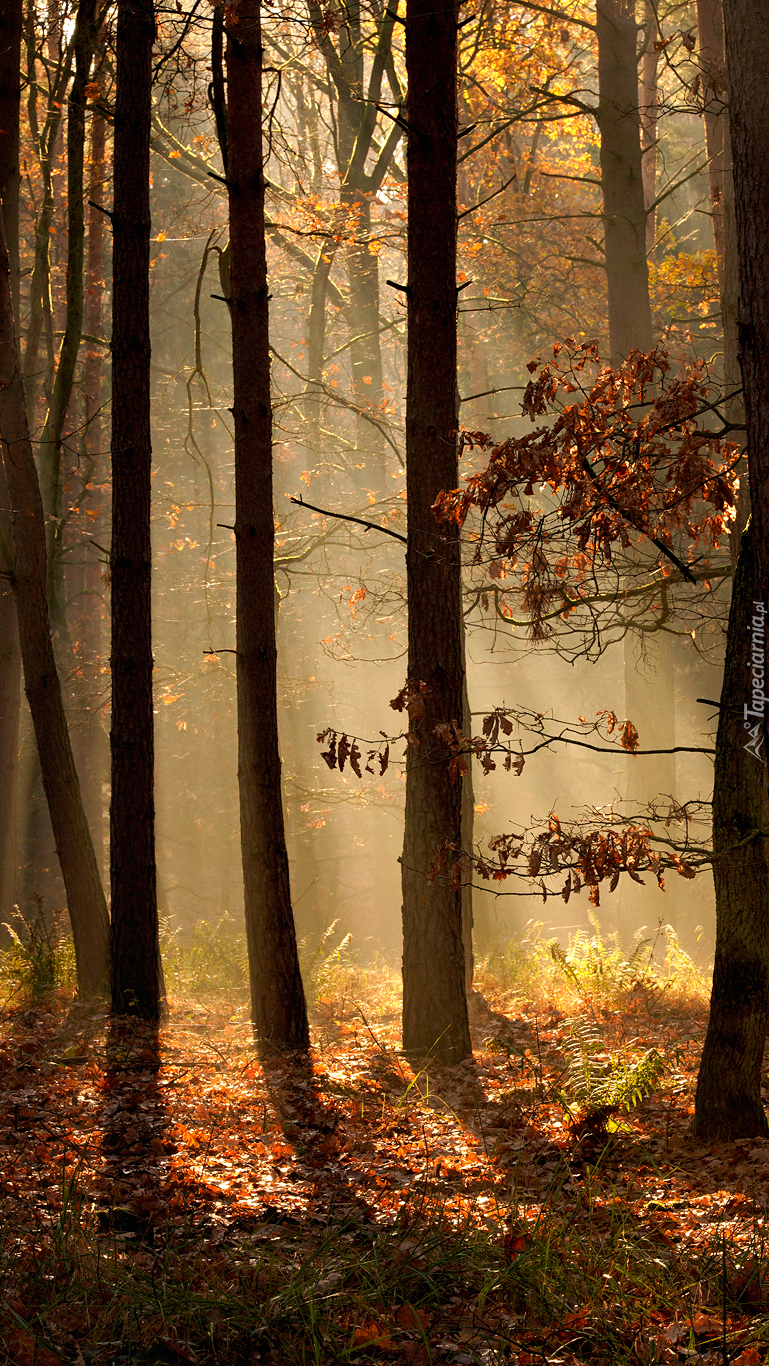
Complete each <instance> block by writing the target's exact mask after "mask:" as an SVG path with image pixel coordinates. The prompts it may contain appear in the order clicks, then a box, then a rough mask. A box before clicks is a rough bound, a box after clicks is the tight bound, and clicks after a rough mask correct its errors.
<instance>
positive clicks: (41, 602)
mask: <svg viewBox="0 0 769 1366" xmlns="http://www.w3.org/2000/svg"><path fill="white" fill-rule="evenodd" d="M0 438H1V440H2V454H3V464H4V467H5V475H6V480H7V484H8V491H9V494H10V499H11V507H12V509H13V512H12V521H13V539H14V570H13V589H14V595H15V598H16V609H17V613H18V621H19V636H20V640H21V655H22V661H23V664H24V683H25V688H26V693H27V700H28V702H29V709H30V712H31V714H32V722H33V725H34V728H35V738H36V740H37V749H38V754H39V756H40V765H41V768H42V773H43V785H44V787H45V795H46V798H47V801H48V808H49V811H50V814H51V825H52V826H53V832H54V837H55V839H56V851H57V854H58V856H59V863H60V865H61V872H62V877H63V878H64V886H65V888H66V891H67V904H68V906H69V914H70V919H71V921H72V932H73V937H74V941H75V957H76V960H77V977H78V987H79V989H80V994H81V996H82V997H84V998H89V997H93V996H96V995H101V994H103V993H104V992H106V989H107V982H108V978H109V919H108V916H107V906H106V902H105V900H104V892H103V890H102V886H101V882H100V879H99V871H98V868H97V865H96V858H95V855H94V851H93V844H92V842H91V835H90V832H89V829H88V822H87V821H86V818H85V813H84V811H83V803H82V800H81V796H80V784H79V782H78V777H77V772H76V770H75V764H74V760H73V757H72V747H71V745H70V740H69V732H68V730H67V721H66V717H65V715H64V704H63V702H62V696H61V685H60V682H59V676H58V674H57V672H56V664H55V661H54V657H53V645H52V643H51V634H50V629H49V620H48V605H47V602H46V596H45V526H44V522H43V505H42V500H41V497H40V486H39V484H38V479H37V471H36V469H35V461H34V456H33V454H32V446H31V443H30V439H29V426H28V422H27V407H26V401H25V396H24V382H23V378H22V374H21V370H20V367H19V363H18V353H17V349H16V335H15V329H14V322H13V304H12V299H11V280H10V270H9V265H8V251H7V248H6V245H5V237H4V234H2V235H0Z"/></svg>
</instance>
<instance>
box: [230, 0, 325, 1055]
mask: <svg viewBox="0 0 769 1366" xmlns="http://www.w3.org/2000/svg"><path fill="white" fill-rule="evenodd" d="M225 29H226V33H227V53H226V63H227V162H228V164H227V191H228V196H229V206H230V249H229V256H230V280H231V295H230V310H231V318H232V378H233V416H234V422H235V542H236V564H237V681H238V782H239V786H240V821H241V849H242V857H243V882H244V891H245V910H246V936H247V941H248V957H249V969H250V980H251V1018H252V1021H253V1025H254V1031H255V1033H256V1036H257V1041H258V1044H259V1046H260V1048H261V1049H262V1050H263V1051H264V1052H265V1053H274V1052H279V1051H281V1050H285V1049H296V1050H302V1051H304V1050H306V1049H307V1048H308V1047H309V1031H308V1025H307V1009H306V1005H305V999H304V991H303V988H302V979H301V974H300V971H299V958H298V954H297V946H296V933H295V930H294V918H293V912H292V908H291V889H290V881H289V869H288V853H287V849H286V837H285V830H284V820H283V805H282V794H281V782H280V770H281V765H280V750H279V746H278V706H277V679H276V666H277V648H276V642H275V576H274V568H273V559H274V548H275V527H274V514H273V499H272V404H271V395H270V347H269V305H268V285H267V257H266V249H265V239H264V164H263V151H262V55H263V54H262V35H261V23H260V13H259V0H236V3H235V4H233V6H232V7H231V9H230V10H229V11H228V15H227V18H226V22H225Z"/></svg>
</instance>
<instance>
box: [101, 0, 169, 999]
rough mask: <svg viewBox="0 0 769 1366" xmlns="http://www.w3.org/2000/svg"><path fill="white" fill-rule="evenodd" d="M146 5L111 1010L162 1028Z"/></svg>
mask: <svg viewBox="0 0 769 1366" xmlns="http://www.w3.org/2000/svg"><path fill="white" fill-rule="evenodd" d="M154 37H155V13H154V8H153V4H152V0H119V4H118V24H117V89H116V95H115V135H114V136H115V151H114V186H115V193H114V203H113V217H112V231H113V247H112V263H113V264H112V281H113V283H112V551H111V555H110V567H111V580H112V730H111V737H110V738H111V746H112V804H111V808H110V881H111V889H112V1008H113V1010H114V1011H115V1012H116V1013H118V1014H137V1015H140V1016H142V1017H143V1018H145V1019H149V1020H154V1019H157V1018H158V1016H159V1013H160V1005H161V979H160V970H159V969H160V960H159V950H158V911H157V880H156V869H155V798H154V784H153V777H154V732H153V710H152V625H151V611H150V607H151V604H150V586H151V567H152V566H151V559H152V551H151V542H150V475H151V466H152V446H151V439H150V328H149V244H150V198H149V156H150V112H151V97H152V44H153V41H154Z"/></svg>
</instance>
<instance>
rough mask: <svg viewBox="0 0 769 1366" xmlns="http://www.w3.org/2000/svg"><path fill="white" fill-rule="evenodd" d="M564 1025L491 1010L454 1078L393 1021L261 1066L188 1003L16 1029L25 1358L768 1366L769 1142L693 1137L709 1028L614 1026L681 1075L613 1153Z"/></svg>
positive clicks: (71, 1014)
mask: <svg viewBox="0 0 769 1366" xmlns="http://www.w3.org/2000/svg"><path fill="white" fill-rule="evenodd" d="M562 1021H563V1017H562V1016H560V1015H559V1013H558V1012H557V1011H552V1012H546V1013H545V1014H544V1015H542V1014H540V1015H538V1016H537V1015H533V1014H531V1013H525V1012H521V1011H518V1012H514V1013H511V1014H509V1015H505V1014H503V1013H501V1012H498V1011H494V1010H491V1009H489V1007H488V1006H487V1005H486V1004H485V1002H483V1001H482V1000H480V999H476V1000H475V1002H474V1006H473V1023H474V1032H475V1039H476V1049H477V1051H476V1056H475V1059H474V1061H473V1062H472V1063H468V1064H464V1065H462V1066H460V1067H455V1068H441V1067H438V1066H434V1065H429V1066H422V1067H420V1066H419V1065H418V1064H416V1063H414V1062H413V1060H411V1062H410V1061H409V1060H407V1059H406V1058H405V1057H404V1056H403V1055H402V1054H401V1053H400V1052H399V1050H398V1041H397V1036H396V1033H395V1026H396V1020H395V1018H394V1017H393V1013H392V1012H390V1013H389V1015H386V1016H385V1015H383V1016H381V1017H380V1018H373V1017H369V1018H366V1019H364V1018H363V1016H362V1015H361V1014H360V1012H357V1011H354V1010H351V1009H349V1008H348V1009H347V1010H346V1011H345V1012H344V1015H343V1016H342V1018H338V1019H336V1020H333V1019H332V1018H331V1017H330V1016H329V1015H328V1014H327V1017H325V1018H324V1021H323V1027H322V1028H321V1027H320V1026H319V1027H318V1030H317V1046H316V1047H315V1049H314V1052H313V1055H312V1058H311V1060H310V1061H302V1060H301V1059H297V1058H278V1059H272V1060H270V1061H267V1062H260V1061H259V1060H258V1059H257V1057H256V1054H255V1050H254V1046H253V1041H252V1039H251V1036H250V1032H249V1029H248V1027H247V1026H246V1025H244V1024H242V1023H237V1022H233V1021H232V1020H231V1019H229V1018H228V1015H227V1013H224V1012H222V1013H218V1014H217V1013H216V1012H212V1011H210V1010H209V1011H206V1010H204V1009H202V1008H201V1007H190V1006H188V1005H184V1004H183V1003H182V1004H180V1005H179V1006H178V1007H177V1008H176V1009H175V1010H173V1011H172V1013H171V1016H170V1018H169V1021H168V1022H167V1024H165V1025H164V1026H163V1027H162V1028H161V1029H159V1030H154V1031H153V1030H150V1029H147V1028H146V1027H144V1028H142V1027H138V1026H130V1025H126V1024H125V1023H123V1024H115V1023H113V1024H109V1023H108V1022H107V1020H106V1019H105V1018H104V1017H103V1016H99V1015H94V1014H93V1013H91V1014H89V1013H87V1012H85V1011H82V1010H81V1009H80V1008H79V1007H77V1006H76V1005H72V1004H71V1003H69V1004H68V1003H66V1002H62V1001H58V1002H54V1003H51V1004H50V1005H49V1006H46V1007H44V1008H43V1007H39V1008H29V1009H16V1010H8V1011H7V1012H6V1014H5V1016H4V1020H3V1023H4V1034H3V1041H2V1046H1V1050H0V1153H1V1154H2V1175H1V1176H0V1193H1V1194H2V1209H3V1214H4V1231H3V1243H2V1260H3V1279H2V1284H3V1293H4V1296H5V1298H4V1299H3V1300H2V1301H1V1302H0V1328H1V1329H2V1332H1V1333H0V1344H1V1345H0V1360H3V1361H7V1362H18V1363H22V1366H26V1363H27V1362H29V1364H30V1366H33V1363H34V1364H36V1366H55V1364H56V1363H58V1362H62V1363H64V1362H66V1363H70V1362H71V1363H75V1366H85V1364H86V1363H88V1364H89V1366H90V1363H94V1366H102V1363H104V1366H106V1363H108V1362H115V1363H117V1362H120V1363H124V1362H172V1363H173V1362H175V1363H182V1362H189V1363H200V1364H201V1366H203V1363H208V1362H228V1363H229V1362H232V1363H239V1362H243V1363H247V1366H252V1364H253V1363H256V1362H275V1363H281V1366H283V1363H291V1362H294V1361H296V1362H325V1361H329V1362H330V1361H349V1362H356V1363H363V1362H375V1361H387V1360H397V1361H404V1362H406V1361H408V1362H413V1363H415V1364H421V1363H428V1362H443V1361H446V1362H456V1363H475V1362H478V1363H488V1364H490V1363H496V1362H500V1363H501V1362H513V1363H519V1366H525V1363H527V1362H532V1363H534V1362H536V1363H538V1366H539V1364H540V1363H543V1362H551V1363H554V1364H555V1363H565V1364H566V1366H580V1363H585V1362H587V1361H590V1362H599V1363H603V1362H606V1363H609V1362H615V1361H626V1362H636V1363H639V1362H640V1363H641V1366H652V1363H656V1362H684V1361H685V1362H691V1363H701V1364H702V1366H708V1364H709V1363H711V1362H712V1363H714V1366H715V1363H719V1366H723V1362H724V1360H725V1358H724V1342H726V1352H727V1356H728V1359H729V1361H730V1362H731V1363H739V1366H759V1363H763V1362H764V1360H765V1357H766V1343H767V1341H769V1281H767V1274H768V1273H767V1263H766V1259H765V1255H764V1228H765V1218H766V1208H765V1201H766V1183H767V1179H768V1178H769V1143H755V1142H754V1141H752V1140H751V1141H750V1142H749V1143H744V1144H743V1143H730V1144H710V1145H707V1146H706V1145H702V1144H699V1143H695V1142H694V1140H692V1138H691V1137H690V1136H689V1133H688V1127H689V1121H690V1111H691V1103H692V1094H693V1091H692V1088H693V1081H694V1074H693V1069H694V1067H695V1064H696V1061H697V1057H698V1051H699V1047H700V1040H701V1031H702V1025H703V1020H702V1014H701V1012H700V1013H699V1014H698V1013H697V1012H696V1011H695V1012H694V1013H693V1014H691V1013H690V1014H688V1015H683V1016H677V1015H676V1013H675V1005H673V1006H671V1005H670V1003H668V1005H667V1006H665V1007H664V1008H663V1007H662V1006H658V1008H657V1009H656V1010H655V1011H654V1012H651V1013H650V1012H649V1010H648V1002H644V1001H639V1002H638V1005H637V1009H636V1008H631V1009H628V1008H627V1007H624V1008H623V1009H622V1010H617V1011H615V1012H608V1011H604V1012H603V1016H602V1017H601V1020H600V1023H601V1027H602V1029H603V1030H604V1032H605V1036H606V1046H607V1048H608V1047H612V1048H623V1049H635V1050H636V1051H638V1050H639V1049H648V1048H649V1047H652V1046H654V1047H656V1048H658V1049H659V1050H660V1051H661V1053H662V1054H663V1055H664V1056H665V1057H666V1058H667V1059H668V1070H667V1073H666V1078H665V1082H664V1085H663V1089H662V1091H661V1092H660V1093H658V1094H657V1095H656V1096H655V1097H653V1098H652V1099H651V1100H649V1101H647V1102H646V1103H645V1104H644V1105H643V1106H642V1107H641V1108H640V1109H639V1110H638V1111H635V1112H633V1114H632V1116H631V1117H630V1118H629V1119H627V1120H626V1121H623V1123H622V1125H621V1126H620V1128H619V1129H618V1130H617V1132H615V1133H614V1134H612V1135H609V1136H607V1135H605V1134H604V1135H600V1134H596V1133H594V1132H592V1131H590V1132H587V1133H585V1134H583V1135H582V1136H581V1137H579V1136H577V1133H576V1131H575V1129H574V1125H573V1124H571V1123H570V1121H569V1116H568V1115H567V1114H565V1112H564V1109H563V1105H562V1104H558V1103H557V1102H556V1100H555V1099H554V1096H555V1094H556V1083H557V1080H558V1077H559V1075H560V1074H561V1072H562V1064H563V1058H562V1055H561V1053H560V1052H559V1044H560V1043H561V1042H562V1041H563V1039H562V1034H563V1024H562ZM724 1262H725V1265H726V1271H727V1275H726V1283H725V1284H724V1281H723V1263H724Z"/></svg>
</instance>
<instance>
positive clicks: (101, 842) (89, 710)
mask: <svg viewBox="0 0 769 1366" xmlns="http://www.w3.org/2000/svg"><path fill="white" fill-rule="evenodd" d="M103 55H104V54H103V48H102V54H101V56H102V61H103ZM104 76H105V73H104V71H103V69H100V70H99V71H97V74H96V77H95V79H97V80H98V81H99V85H100V88H101V90H102V95H103V90H104V84H105V81H104ZM106 134H107V124H106V120H105V118H104V116H103V115H102V114H101V113H100V112H99V111H98V110H96V109H94V111H93V113H92V116H91V150H90V168H89V176H88V198H89V200H92V201H95V202H96V203H102V201H103V194H104V184H105V178H106V175H107V167H106V141H107V137H106ZM110 174H111V168H110ZM105 224H106V220H105V217H104V214H103V213H100V212H99V210H98V209H94V208H93V207H91V208H90V209H89V212H88V243H87V265H86V274H85V281H86V283H85V305H84V329H85V334H86V337H90V338H95V337H99V336H101V331H102V326H103V322H102V305H103V299H104V267H105V261H104V246H105V236H106V232H105ZM103 383H104V359H103V354H102V349H101V348H100V347H99V346H98V345H96V343H95V342H94V341H93V340H91V341H86V345H85V357H84V360H83V395H82V409H81V413H82V431H81V440H80V460H81V465H80V479H81V481H82V483H83V484H84V485H85V492H84V493H82V494H81V501H80V506H81V518H82V520H81V527H83V535H84V539H90V537H91V536H94V537H95V538H96V539H97V540H101V539H102V537H103V536H104V535H105V534H108V533H106V532H105V531H104V530H103V529H102V528H103V526H104V522H105V518H106V512H107V507H106V504H105V499H104V495H103V493H102V490H101V486H102V485H103V483H104V479H105V477H106V472H107V471H106V463H105V459H104V454H103V452H104V434H105V424H104V415H103ZM84 524H87V525H88V528H89V530H88V531H86V530H85V526H84ZM102 572H103V570H102V565H101V563H100V558H99V553H98V552H97V550H96V548H95V547H92V548H91V550H90V553H89V552H88V551H86V553H84V554H83V563H82V565H79V566H77V567H74V566H73V567H71V568H70V569H69V570H68V573H67V580H68V597H69V598H70V600H71V598H72V597H75V599H76V602H77V603H78V604H79V607H78V608H76V609H75V611H74V612H73V611H72V609H70V619H71V630H72V635H73V638H74V639H76V641H77V642H78V647H79V650H78V657H79V660H80V664H81V668H80V670H79V671H78V672H79V673H80V672H82V674H83V675H84V677H83V679H82V681H81V682H80V683H79V684H78V688H77V697H78V700H79V702H80V712H81V716H83V718H84V719H83V720H82V722H81V724H80V726H79V727H78V729H77V730H76V731H75V732H74V734H73V737H72V742H73V745H74V749H75V758H76V761H77V768H78V773H79V774H80V782H81V786H82V789H83V805H84V807H85V813H86V816H87V817H88V824H89V826H90V830H91V836H92V839H93V842H94V849H95V851H96V858H97V860H98V863H99V867H100V868H101V867H102V866H103V862H104V852H105V833H106V831H105V822H104V816H103V801H102V779H105V780H106V779H107V778H108V777H109V757H108V746H107V745H106V744H105V740H106V733H105V729H104V726H103V724H102V715H101V708H100V707H99V704H100V702H101V693H102V688H103V676H102V674H101V665H102V664H103V663H104V659H103V655H102V649H103V624H102V623H103V612H102V601H103V598H104V591H105V590H104V584H103V581H102ZM70 585H71V588H70ZM72 590H74V591H72ZM97 707H99V712H98V713H97Z"/></svg>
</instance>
